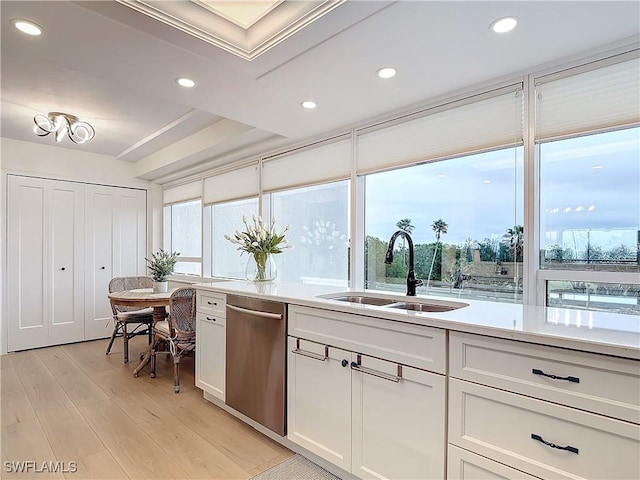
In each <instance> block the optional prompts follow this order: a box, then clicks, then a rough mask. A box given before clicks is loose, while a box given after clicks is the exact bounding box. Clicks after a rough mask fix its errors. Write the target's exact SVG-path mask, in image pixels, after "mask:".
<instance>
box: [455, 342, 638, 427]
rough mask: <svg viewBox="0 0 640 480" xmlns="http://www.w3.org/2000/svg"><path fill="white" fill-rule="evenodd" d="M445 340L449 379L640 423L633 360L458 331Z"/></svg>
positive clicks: (635, 369) (636, 372) (635, 366)
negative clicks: (448, 362)
mask: <svg viewBox="0 0 640 480" xmlns="http://www.w3.org/2000/svg"><path fill="white" fill-rule="evenodd" d="M449 338H450V339H449V342H450V375H451V376H452V377H456V378H461V379H463V380H469V381H472V382H477V383H481V384H483V385H490V386H493V387H497V388H501V389H504V390H509V391H512V392H516V393H522V394H524V395H528V396H532V397H536V398H540V399H543V400H549V401H551V402H555V403H560V404H562V405H567V406H570V407H574V408H579V409H583V410H587V411H590V412H595V413H601V414H603V415H607V416H611V417H614V418H619V419H622V420H627V421H629V422H634V423H640V362H638V361H636V360H630V359H624V358H617V357H608V356H606V355H597V354H592V353H586V352H577V351H573V350H565V349H562V348H556V347H546V346H542V345H532V344H529V343H522V342H515V341H511V340H502V339H496V338H488V337H482V336H478V335H471V334H464V333H459V332H451V334H450V337H449ZM551 376H554V377H559V378H553V377H551Z"/></svg>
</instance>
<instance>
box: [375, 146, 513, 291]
mask: <svg viewBox="0 0 640 480" xmlns="http://www.w3.org/2000/svg"><path fill="white" fill-rule="evenodd" d="M522 153H523V152H522V147H512V148H507V149H500V150H496V151H493V152H485V153H480V154H475V155H467V156H462V157H459V158H454V159H449V160H444V161H439V162H430V163H426V164H423V165H417V166H413V167H407V168H402V169H398V170H392V171H387V172H381V173H376V174H370V175H367V176H365V183H366V199H365V205H366V207H365V210H366V211H365V235H366V237H365V282H366V283H365V286H366V288H370V289H381V290H392V291H397V292H402V293H404V290H405V289H406V283H405V281H406V277H407V271H408V265H407V260H408V252H407V250H408V246H407V244H406V242H404V241H403V238H402V237H399V239H398V240H397V242H396V245H395V246H394V248H395V252H396V254H395V255H394V260H393V263H392V264H391V265H386V264H385V263H384V257H385V252H386V250H387V248H388V242H389V239H390V236H391V234H392V233H393V232H394V231H396V230H404V231H407V232H410V233H411V235H412V238H413V242H414V244H415V275H416V277H417V278H419V279H422V280H423V286H422V287H418V294H427V293H428V294H431V295H446V296H451V295H454V296H457V297H473V298H486V299H492V300H498V301H510V302H511V301H515V302H521V301H522V275H523V273H522V272H523V268H522V262H523V254H522V253H523V249H522V246H523V242H524V232H523V227H522V223H523V222H522V218H523V196H522V182H523V175H522Z"/></svg>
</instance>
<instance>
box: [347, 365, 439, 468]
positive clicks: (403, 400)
mask: <svg viewBox="0 0 640 480" xmlns="http://www.w3.org/2000/svg"><path fill="white" fill-rule="evenodd" d="M356 357H357V358H356V362H357V364H360V365H361V366H359V367H355V368H353V370H352V395H353V397H352V452H353V454H352V457H353V458H352V461H351V465H352V466H351V471H352V473H354V474H355V475H357V476H359V477H362V478H390V479H442V478H444V473H445V472H444V470H445V466H444V459H445V448H446V447H445V443H444V438H445V416H444V412H445V385H446V380H445V377H444V376H443V375H437V374H434V373H429V372H425V371H424V370H418V369H416V368H411V367H407V366H399V365H398V364H396V363H393V362H387V361H385V360H380V359H377V358H371V357H365V356H359V355H356Z"/></svg>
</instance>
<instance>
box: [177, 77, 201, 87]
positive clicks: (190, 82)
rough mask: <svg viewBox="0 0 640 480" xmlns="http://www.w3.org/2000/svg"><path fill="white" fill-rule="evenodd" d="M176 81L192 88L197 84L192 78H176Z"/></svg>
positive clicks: (182, 85)
mask: <svg viewBox="0 0 640 480" xmlns="http://www.w3.org/2000/svg"><path fill="white" fill-rule="evenodd" d="M176 83H177V84H178V85H180V86H181V87H185V88H192V87H195V86H196V82H194V81H193V80H191V79H190V78H176Z"/></svg>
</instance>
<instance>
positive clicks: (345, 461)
mask: <svg viewBox="0 0 640 480" xmlns="http://www.w3.org/2000/svg"><path fill="white" fill-rule="evenodd" d="M287 360H288V385H287V387H288V389H287V432H288V434H287V437H288V438H289V439H290V440H291V441H293V442H295V443H297V444H298V445H300V446H302V447H304V448H306V449H307V450H309V451H311V452H313V453H315V454H316V455H318V456H320V457H322V458H324V459H325V460H328V461H329V462H331V463H333V464H335V465H337V466H338V467H340V468H342V469H343V470H347V471H349V470H351V371H350V369H349V366H350V364H351V353H350V352H347V351H344V350H340V349H338V348H333V347H325V346H324V345H320V344H318V343H314V342H308V341H306V340H302V339H296V338H293V337H289V338H288V359H287Z"/></svg>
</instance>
